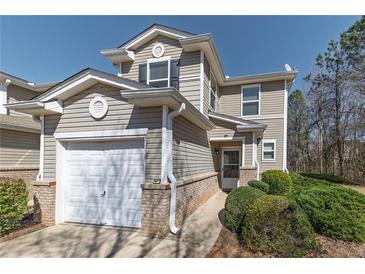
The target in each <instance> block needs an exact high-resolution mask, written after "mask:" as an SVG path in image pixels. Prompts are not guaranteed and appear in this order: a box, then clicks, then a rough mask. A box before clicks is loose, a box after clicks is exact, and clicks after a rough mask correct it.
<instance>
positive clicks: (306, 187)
mask: <svg viewBox="0 0 365 274" xmlns="http://www.w3.org/2000/svg"><path fill="white" fill-rule="evenodd" d="M291 177H292V179H293V186H294V190H293V193H292V197H293V198H294V199H295V201H296V202H297V203H298V204H299V206H300V207H301V208H302V209H303V210H304V211H305V213H306V214H307V216H308V219H309V221H310V222H311V224H312V226H313V228H314V230H315V231H316V232H318V233H320V234H324V235H327V236H329V237H332V238H336V239H340V240H344V241H354V242H359V243H364V242H365V195H363V194H361V193H359V192H357V191H354V190H351V189H347V188H344V187H342V186H339V185H334V184H332V183H328V182H326V181H323V180H317V179H314V178H309V177H303V176H301V175H299V174H297V173H293V174H291Z"/></svg>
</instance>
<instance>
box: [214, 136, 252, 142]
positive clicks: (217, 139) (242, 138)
mask: <svg viewBox="0 0 365 274" xmlns="http://www.w3.org/2000/svg"><path fill="white" fill-rule="evenodd" d="M244 140H245V137H222V138H210V139H209V141H211V142H218V141H244Z"/></svg>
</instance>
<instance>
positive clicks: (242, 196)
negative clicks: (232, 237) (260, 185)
mask: <svg viewBox="0 0 365 274" xmlns="http://www.w3.org/2000/svg"><path fill="white" fill-rule="evenodd" d="M262 195H265V192H263V191H261V190H259V189H256V188H253V187H250V186H242V187H239V188H236V189H234V190H232V191H231V192H230V193H229V194H228V196H227V198H226V202H225V207H224V224H225V226H226V227H227V228H228V229H229V230H231V231H232V232H236V233H237V232H239V230H240V228H241V224H242V221H243V219H244V217H245V214H246V210H247V208H248V207H249V205H250V204H251V203H252V202H253V201H254V200H256V199H257V198H259V197H261V196H262Z"/></svg>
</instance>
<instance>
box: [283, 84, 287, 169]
mask: <svg viewBox="0 0 365 274" xmlns="http://www.w3.org/2000/svg"><path fill="white" fill-rule="evenodd" d="M283 137H284V138H283V140H284V143H283V171H287V169H288V167H287V145H288V140H287V139H288V88H287V80H285V89H284V136H283Z"/></svg>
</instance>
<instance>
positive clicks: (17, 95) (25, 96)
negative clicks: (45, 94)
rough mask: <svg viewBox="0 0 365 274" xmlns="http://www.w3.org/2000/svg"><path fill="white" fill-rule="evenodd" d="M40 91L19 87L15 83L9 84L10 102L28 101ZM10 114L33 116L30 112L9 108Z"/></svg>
mask: <svg viewBox="0 0 365 274" xmlns="http://www.w3.org/2000/svg"><path fill="white" fill-rule="evenodd" d="M37 94H38V93H37V92H35V91H32V90H29V89H25V88H22V87H18V86H15V85H9V86H8V103H15V102H19V101H26V100H29V99H31V98H33V97H35V96H36V95H37ZM9 115H13V116H23V117H24V116H31V115H29V114H25V113H21V112H17V111H15V110H9Z"/></svg>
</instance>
